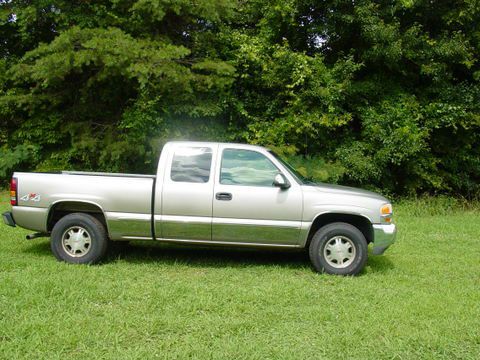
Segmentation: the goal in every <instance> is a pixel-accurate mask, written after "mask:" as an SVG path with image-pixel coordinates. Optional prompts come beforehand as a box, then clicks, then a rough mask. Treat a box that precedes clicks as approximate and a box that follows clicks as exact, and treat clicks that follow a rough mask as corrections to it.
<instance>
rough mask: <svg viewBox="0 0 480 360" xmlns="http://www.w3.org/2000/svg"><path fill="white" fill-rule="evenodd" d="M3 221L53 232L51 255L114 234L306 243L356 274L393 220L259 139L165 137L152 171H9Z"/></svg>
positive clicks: (374, 198)
mask: <svg viewBox="0 0 480 360" xmlns="http://www.w3.org/2000/svg"><path fill="white" fill-rule="evenodd" d="M10 187H11V189H10V202H11V205H12V211H10V212H6V213H4V214H3V219H4V222H5V223H6V224H7V225H10V226H15V225H18V226H20V227H23V228H26V229H30V230H33V231H36V232H37V233H34V234H31V235H27V238H29V239H32V238H35V237H40V236H50V238H51V249H52V252H53V254H54V255H55V256H56V257H57V259H59V260H61V261H66V262H69V263H80V264H90V263H96V262H99V261H100V260H101V259H102V258H103V257H104V255H105V253H106V251H107V248H108V247H109V245H110V244H111V242H113V241H130V240H151V241H160V242H169V243H178V244H189V245H202V246H205V245H221V246H235V247H238V246H249V247H257V248H277V249H278V248H280V249H306V250H308V253H309V256H310V259H311V262H312V264H313V267H314V268H315V270H317V271H319V272H326V273H329V274H338V275H355V274H357V273H359V272H360V271H361V270H362V269H363V268H364V266H365V264H366V261H367V254H368V244H370V243H371V244H372V253H373V254H382V253H383V252H384V251H385V250H386V249H387V248H388V247H389V246H390V245H391V244H392V243H393V242H394V241H395V235H396V228H395V225H394V223H393V220H392V215H393V211H392V206H391V204H390V202H389V201H388V200H387V199H386V198H384V197H382V196H380V195H378V194H376V193H373V192H369V191H365V190H360V189H356V188H349V187H344V186H338V185H328V184H315V183H312V182H309V181H307V180H306V179H304V178H303V177H302V176H301V175H300V174H299V173H298V172H297V171H295V169H293V168H292V167H291V166H290V165H289V164H288V163H286V162H285V161H283V160H282V159H281V158H280V157H279V156H277V155H276V154H275V153H274V152H272V151H270V150H268V149H266V148H264V147H260V146H253V145H245V144H229V143H212V142H169V143H167V144H166V145H165V146H164V148H163V150H162V153H161V155H160V159H159V162H158V170H157V174H156V175H151V176H150V175H134V174H110V173H97V172H76V171H63V172H60V173H24V172H17V173H14V174H13V178H12V180H11V184H10Z"/></svg>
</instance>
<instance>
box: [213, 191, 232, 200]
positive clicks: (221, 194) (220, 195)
mask: <svg viewBox="0 0 480 360" xmlns="http://www.w3.org/2000/svg"><path fill="white" fill-rule="evenodd" d="M215 199H217V200H224V201H229V200H232V194H231V193H226V192H219V193H216V194H215Z"/></svg>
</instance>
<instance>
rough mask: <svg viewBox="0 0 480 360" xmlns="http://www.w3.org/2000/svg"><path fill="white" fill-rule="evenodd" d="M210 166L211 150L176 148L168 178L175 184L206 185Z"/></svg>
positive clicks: (205, 148) (206, 148) (203, 148)
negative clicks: (175, 182)
mask: <svg viewBox="0 0 480 360" xmlns="http://www.w3.org/2000/svg"><path fill="white" fill-rule="evenodd" d="M211 165H212V149H211V148H208V147H182V148H178V149H176V150H175V153H174V154H173V160H172V171H171V172H170V178H171V179H172V180H173V181H177V182H190V183H206V182H208V180H209V179H210V167H211Z"/></svg>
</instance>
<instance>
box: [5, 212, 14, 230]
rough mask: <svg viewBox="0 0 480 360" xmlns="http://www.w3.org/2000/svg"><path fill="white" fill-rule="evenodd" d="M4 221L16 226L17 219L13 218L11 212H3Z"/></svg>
mask: <svg viewBox="0 0 480 360" xmlns="http://www.w3.org/2000/svg"><path fill="white" fill-rule="evenodd" d="M2 217H3V222H4V223H5V224H7V225H8V226H13V227H15V220H13V216H12V213H11V212H6V213H3V214H2Z"/></svg>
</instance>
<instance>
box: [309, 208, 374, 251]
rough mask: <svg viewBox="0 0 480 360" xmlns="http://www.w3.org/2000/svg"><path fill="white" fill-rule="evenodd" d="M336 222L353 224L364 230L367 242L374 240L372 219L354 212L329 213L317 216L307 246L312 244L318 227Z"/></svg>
mask: <svg viewBox="0 0 480 360" xmlns="http://www.w3.org/2000/svg"><path fill="white" fill-rule="evenodd" d="M334 222H344V223H347V224H350V225H353V226H355V227H356V228H357V229H358V230H360V231H361V232H362V234H363V236H365V239H366V240H367V243H371V242H372V241H373V226H372V223H371V222H370V220H368V219H367V218H366V217H363V216H361V215H353V214H342V213H328V214H322V215H319V216H317V217H316V218H315V220H314V221H313V224H312V226H311V227H310V231H309V233H308V238H307V244H306V246H307V247H308V246H309V245H310V241H311V240H312V237H313V235H314V234H315V233H316V232H317V230H318V229H320V228H322V227H323V226H325V225H328V224H331V223H334Z"/></svg>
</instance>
